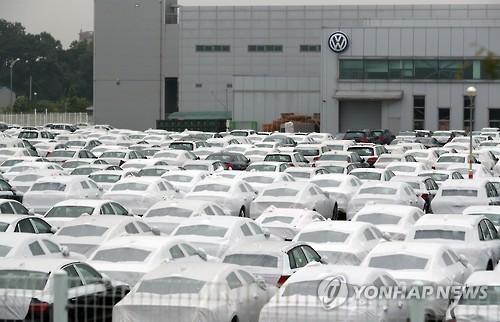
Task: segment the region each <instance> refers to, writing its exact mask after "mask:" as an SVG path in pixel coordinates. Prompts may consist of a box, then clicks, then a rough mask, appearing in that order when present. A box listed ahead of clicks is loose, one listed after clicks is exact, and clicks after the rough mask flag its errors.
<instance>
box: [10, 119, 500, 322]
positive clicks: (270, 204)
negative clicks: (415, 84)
mask: <svg viewBox="0 0 500 322" xmlns="http://www.w3.org/2000/svg"><path fill="white" fill-rule="evenodd" d="M0 135H1V137H0V171H1V172H2V178H0V231H2V233H0V257H3V258H2V261H0V298H1V299H2V300H1V301H0V320H2V321H3V320H9V321H12V320H19V321H21V320H25V321H51V320H52V319H54V321H56V320H57V321H58V322H59V320H58V317H60V316H61V315H57V314H63V315H64V316H65V318H67V319H68V320H69V321H117V322H118V321H120V322H121V321H144V322H145V321H163V320H177V321H230V322H236V321H409V320H410V319H412V321H423V320H424V319H425V320H426V321H500V318H499V316H500V274H498V270H500V267H498V262H499V260H500V238H499V235H498V230H497V229H498V227H499V226H500V195H499V192H500V178H499V175H500V163H499V158H500V147H499V145H500V129H497V128H485V129H483V130H482V131H478V132H477V133H472V134H467V133H465V132H463V131H436V132H434V133H433V132H431V131H405V132H401V133H398V134H397V135H394V134H392V133H390V131H388V130H353V131H348V132H346V133H339V134H335V135H333V134H330V133H277V132H276V133H267V132H256V131H254V130H246V129H241V130H234V131H232V132H227V133H209V132H198V131H188V130H186V131H183V132H167V131H164V130H153V129H149V130H145V131H132V130H126V129H114V128H112V127H110V126H107V125H99V126H94V125H89V124H80V125H78V126H71V125H69V124H52V125H47V126H44V127H25V128H10V129H8V130H6V131H5V132H3V134H0ZM61 272H63V273H62V274H61ZM61 294H62V295H61ZM61 296H62V299H63V301H64V303H65V307H64V308H63V311H62V313H61V312H58V310H57V309H55V308H57V304H55V303H56V302H57V300H58V299H61ZM412 311H413V313H412Z"/></svg>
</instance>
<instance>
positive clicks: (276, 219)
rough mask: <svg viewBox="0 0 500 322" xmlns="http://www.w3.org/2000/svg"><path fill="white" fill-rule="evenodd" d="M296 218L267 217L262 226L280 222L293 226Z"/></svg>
mask: <svg viewBox="0 0 500 322" xmlns="http://www.w3.org/2000/svg"><path fill="white" fill-rule="evenodd" d="M294 219H295V217H289V216H272V217H267V218H265V219H264V220H263V221H262V224H268V223H270V222H280V223H284V224H291V223H292V222H293V221H294Z"/></svg>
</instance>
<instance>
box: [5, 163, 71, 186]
mask: <svg viewBox="0 0 500 322" xmlns="http://www.w3.org/2000/svg"><path fill="white" fill-rule="evenodd" d="M45 170H53V171H54V172H55V171H60V172H64V170H63V168H61V166H60V165H58V164H55V163H52V162H20V163H17V164H16V165H13V166H12V167H10V169H8V170H6V171H5V172H4V173H3V174H2V175H3V177H4V178H5V179H6V180H8V181H10V180H12V179H13V178H14V177H15V176H17V175H19V174H22V173H24V172H26V171H31V172H33V171H45Z"/></svg>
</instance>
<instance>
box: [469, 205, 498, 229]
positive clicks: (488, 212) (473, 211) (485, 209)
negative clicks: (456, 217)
mask: <svg viewBox="0 0 500 322" xmlns="http://www.w3.org/2000/svg"><path fill="white" fill-rule="evenodd" d="M462 214H464V215H482V216H485V217H486V218H488V219H489V220H490V221H491V222H492V223H493V225H495V227H496V228H497V231H499V229H500V206H469V207H467V208H465V209H464V210H462Z"/></svg>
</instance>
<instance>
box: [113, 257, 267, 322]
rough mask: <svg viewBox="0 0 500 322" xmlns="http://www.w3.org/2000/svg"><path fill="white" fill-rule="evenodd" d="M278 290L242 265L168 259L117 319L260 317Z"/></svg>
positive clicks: (121, 306)
mask: <svg viewBox="0 0 500 322" xmlns="http://www.w3.org/2000/svg"><path fill="white" fill-rule="evenodd" d="M275 290H276V288H275V287H272V286H268V285H267V284H266V282H265V281H263V280H262V279H256V278H255V277H254V276H253V275H252V274H251V273H249V272H248V271H247V270H245V269H244V268H243V267H240V266H237V265H231V264H224V263H203V264H200V263H166V264H162V265H160V266H159V267H158V268H156V269H155V270H153V271H151V272H149V273H147V274H146V275H144V277H143V278H142V279H141V280H140V281H139V283H137V285H136V286H135V287H134V288H133V289H132V290H131V292H130V293H129V294H128V295H127V296H125V298H124V299H123V300H122V301H120V302H119V303H118V304H117V305H115V306H114V308H113V321H114V322H128V321H163V320H165V318H166V317H175V319H176V320H177V321H257V320H258V318H259V313H260V310H261V309H262V306H264V304H265V303H267V302H268V301H269V299H270V298H271V296H272V295H273V294H274V293H275ZM138 303H140V305H137V304H138Z"/></svg>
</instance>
